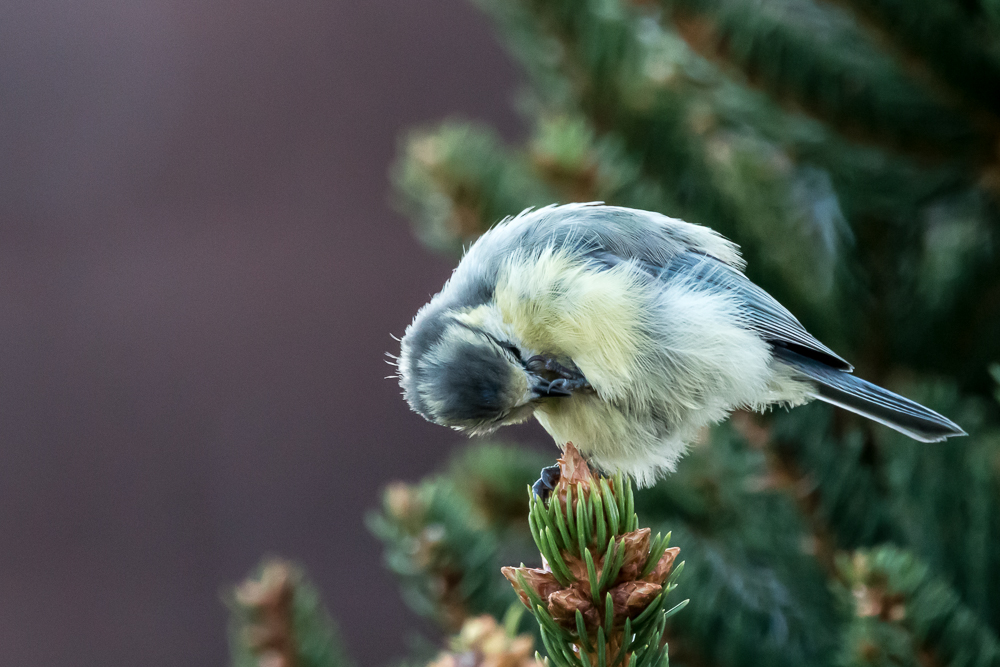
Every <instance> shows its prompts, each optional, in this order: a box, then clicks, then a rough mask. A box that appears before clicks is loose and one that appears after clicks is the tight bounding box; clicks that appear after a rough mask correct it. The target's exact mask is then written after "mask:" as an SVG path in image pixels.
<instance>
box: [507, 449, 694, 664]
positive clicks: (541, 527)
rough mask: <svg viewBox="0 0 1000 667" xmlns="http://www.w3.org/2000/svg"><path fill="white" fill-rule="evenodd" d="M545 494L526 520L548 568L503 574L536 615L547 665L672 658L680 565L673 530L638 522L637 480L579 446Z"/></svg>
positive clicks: (567, 455) (561, 462)
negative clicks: (612, 470)
mask: <svg viewBox="0 0 1000 667" xmlns="http://www.w3.org/2000/svg"><path fill="white" fill-rule="evenodd" d="M559 468H560V471H561V477H560V480H559V483H558V484H557V485H556V487H555V489H554V490H553V492H552V494H551V496H550V498H549V499H548V501H545V500H542V499H540V498H538V497H536V496H531V500H530V510H529V522H530V526H531V532H532V535H533V537H534V538H535V544H536V545H537V546H538V548H539V551H541V555H542V567H541V568H530V567H525V566H524V565H521V567H516V568H515V567H505V568H503V570H502V571H503V574H504V576H505V577H507V579H508V580H509V581H510V582H511V584H512V585H513V586H514V589H515V590H516V591H517V594H518V596H519V597H520V598H521V601H522V602H523V603H524V605H525V606H526V607H527V608H528V609H529V611H531V613H532V614H533V615H534V616H535V619H536V620H537V621H538V624H539V628H540V631H541V636H542V642H543V643H544V644H545V648H546V650H547V652H548V659H549V661H550V664H554V665H558V666H560V667H562V666H570V665H571V666H573V667H598V666H599V667H611V666H618V665H630V666H631V667H647V666H648V667H652V666H653V665H660V664H662V663H663V661H664V660H665V659H666V646H665V645H664V643H663V634H664V630H665V627H666V620H667V618H668V617H669V616H670V615H672V614H673V613H675V612H676V611H679V610H680V609H682V608H683V607H684V606H685V605H686V604H687V600H685V601H683V602H681V603H680V604H678V605H675V606H674V607H672V608H670V609H669V610H668V609H667V607H666V598H667V595H668V594H669V592H670V591H671V590H673V588H674V587H675V586H676V584H675V583H674V580H675V578H676V577H677V575H678V574H679V573H680V571H681V570H682V569H683V563H681V565H680V566H678V567H677V568H676V569H674V567H673V566H674V561H675V560H676V558H677V555H678V553H679V552H680V549H678V548H677V547H671V548H668V546H669V542H670V534H669V533H668V534H667V535H665V536H664V535H657V536H656V537H651V535H650V530H649V528H642V529H639V528H638V517H637V516H636V515H635V513H634V500H633V498H632V487H631V483H630V482H629V481H626V480H625V479H624V478H623V477H622V475H621V474H620V473H619V474H618V475H616V476H615V477H614V478H613V479H608V478H604V477H598V476H595V475H594V473H593V472H592V471H591V470H590V468H589V467H588V466H587V463H586V461H585V460H584V459H583V457H582V456H580V453H579V452H578V451H577V450H576V448H575V447H573V445H572V444H568V445H567V446H566V450H565V453H564V455H563V458H561V459H559Z"/></svg>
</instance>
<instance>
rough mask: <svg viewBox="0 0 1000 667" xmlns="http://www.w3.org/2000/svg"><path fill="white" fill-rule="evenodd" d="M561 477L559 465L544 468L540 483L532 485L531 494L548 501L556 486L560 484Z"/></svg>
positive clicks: (539, 479)
mask: <svg viewBox="0 0 1000 667" xmlns="http://www.w3.org/2000/svg"><path fill="white" fill-rule="evenodd" d="M560 476H561V473H560V471H559V466H558V465H554V466H549V467H547V468H542V472H541V476H540V477H539V478H538V481H536V482H535V483H534V484H532V485H531V492H532V493H533V494H535V496H536V497H538V498H540V499H541V500H543V501H544V500H548V499H549V496H550V495H551V494H552V491H553V490H555V488H556V484H558V483H559V477H560Z"/></svg>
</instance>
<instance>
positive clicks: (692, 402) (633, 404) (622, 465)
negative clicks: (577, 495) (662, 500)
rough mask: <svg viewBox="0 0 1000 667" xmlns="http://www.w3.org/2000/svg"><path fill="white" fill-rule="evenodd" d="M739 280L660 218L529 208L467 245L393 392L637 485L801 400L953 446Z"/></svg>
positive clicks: (705, 244)
mask: <svg viewBox="0 0 1000 667" xmlns="http://www.w3.org/2000/svg"><path fill="white" fill-rule="evenodd" d="M744 267H745V264H744V261H743V259H742V258H741V256H740V253H739V248H738V246H737V245H736V244H735V243H733V242H731V241H729V240H728V239H726V238H725V237H723V236H722V235H720V234H718V233H717V232H715V231H713V230H712V229H710V228H708V227H705V226H701V225H696V224H692V223H688V222H684V221H682V220H679V219H676V218H671V217H668V216H666V215H663V214H661V213H655V212H651V211H644V210H638V209H631V208H625V207H619V206H608V205H604V204H602V203H600V202H590V203H574V204H563V205H551V206H546V207H543V208H538V209H528V210H526V211H524V212H522V213H521V214H519V215H516V216H513V217H510V218H507V219H504V220H503V221H501V222H499V223H498V224H496V225H495V226H493V227H492V228H491V229H489V230H488V231H486V232H485V233H484V234H483V235H482V236H480V237H479V239H477V240H476V241H475V242H474V243H473V244H472V245H471V246H470V247H469V248H468V250H467V251H466V252H465V254H464V256H463V257H462V259H461V261H460V262H459V264H458V266H457V267H456V268H455V269H454V271H453V273H452V275H451V277H450V278H449V279H448V280H447V282H446V283H445V285H444V287H443V288H442V289H441V291H440V292H438V293H437V294H436V295H435V296H433V297H432V298H431V300H430V301H429V302H428V303H427V304H426V305H424V306H423V307H422V308H420V309H419V311H418V312H417V314H416V316H415V317H414V319H413V321H412V323H411V324H410V325H409V326H408V327H407V328H406V331H405V333H404V335H403V337H402V338H401V339H400V353H399V355H398V357H396V361H395V364H396V366H397V374H396V377H398V380H399V383H400V386H401V388H402V390H403V396H404V398H405V399H406V401H407V402H408V403H409V405H410V407H411V408H412V409H413V410H414V411H415V412H417V413H418V414H420V415H421V416H423V417H424V418H425V419H427V420H429V421H431V422H434V423H437V424H440V425H443V426H448V427H451V428H454V429H456V430H459V431H464V432H467V433H469V434H471V435H482V434H488V433H492V432H493V431H495V430H496V429H498V428H500V427H501V426H504V425H507V424H515V423H519V422H523V421H525V420H527V419H530V418H531V417H534V418H535V419H537V420H538V422H539V423H541V425H542V427H543V428H544V429H545V430H546V431H547V432H548V433H549V434H550V435H551V436H552V438H553V439H554V440H555V441H556V443H557V445H559V446H560V447H565V445H566V444H567V443H572V444H573V445H574V446H575V447H576V448H577V449H578V450H579V452H580V453H581V454H583V455H584V456H585V457H586V458H587V459H588V460H589V461H590V463H591V464H593V465H596V466H597V467H598V468H599V469H600V470H603V471H608V472H619V471H620V472H622V473H623V474H626V475H628V476H630V477H631V478H632V479H634V480H635V482H636V483H637V484H638V485H639V486H649V485H651V484H653V483H655V482H656V480H657V479H659V478H661V477H663V476H665V475H667V474H669V473H670V472H673V471H674V470H675V469H676V465H677V462H678V460H679V459H680V458H681V457H682V456H683V455H684V453H685V451H686V450H687V448H688V446H689V444H690V443H691V442H693V441H695V440H696V439H697V438H698V436H699V433H700V432H701V431H702V430H703V429H704V428H705V427H706V426H709V425H711V424H714V423H718V422H720V421H722V420H724V419H725V418H727V417H728V416H729V415H730V414H731V413H732V412H733V411H734V410H737V409H749V410H755V411H764V410H766V409H768V408H769V407H771V406H774V405H778V406H784V407H788V408H792V407H795V406H799V405H802V404H804V403H807V402H809V401H812V400H814V399H818V400H820V401H824V402H826V403H830V404H833V405H835V406H838V407H840V408H844V409H846V410H849V411H851V412H854V413H857V414H859V415H861V416H863V417H866V418H868V419H871V420H874V421H875V422H878V423H880V424H883V425H885V426H888V427H889V428H892V429H895V430H896V431H899V432H900V433H904V434H906V435H907V436H909V437H911V438H913V439H915V440H919V441H921V442H937V441H941V440H944V439H946V438H949V437H952V436H960V435H965V432H964V431H963V430H962V429H961V428H960V427H959V426H958V425H957V424H955V423H954V422H952V421H951V420H949V419H947V418H945V417H943V416H941V415H939V414H937V413H936V412H934V411H932V410H930V409H928V408H926V407H924V406H922V405H920V404H918V403H916V402H914V401H911V400H909V399H906V398H904V397H902V396H899V395H897V394H895V393H893V392H891V391H888V390H886V389H883V388H881V387H879V386H876V385H874V384H872V383H869V382H866V381H865V380H862V379H861V378H859V377H856V376H855V375H853V373H852V371H853V366H851V364H850V363H848V362H847V361H846V360H844V359H843V358H842V357H841V356H840V355H838V354H837V353H836V352H834V351H833V350H831V349H830V348H829V347H827V346H826V345H824V344H823V343H821V342H820V341H819V340H817V339H816V338H815V337H813V336H812V335H811V334H810V333H809V332H808V331H806V329H805V328H804V327H803V326H802V324H800V323H799V321H798V320H797V319H796V318H795V316H793V315H792V314H791V313H790V312H789V311H788V310H787V309H786V308H785V307H784V306H782V305H781V304H780V303H778V301H777V300H775V299H774V298H773V297H772V296H771V295H770V294H768V293H767V292H765V291H764V290H763V289H762V288H760V287H758V286H757V285H756V284H754V283H753V282H751V281H750V280H749V279H748V278H747V277H746V276H745V275H744V273H743V269H744ZM546 470H547V471H548V473H546V471H545V470H543V474H542V479H540V480H539V482H538V483H536V486H535V491H536V493H540V489H541V491H542V492H544V491H545V490H548V489H551V487H552V483H553V480H552V473H553V471H552V470H551V469H546Z"/></svg>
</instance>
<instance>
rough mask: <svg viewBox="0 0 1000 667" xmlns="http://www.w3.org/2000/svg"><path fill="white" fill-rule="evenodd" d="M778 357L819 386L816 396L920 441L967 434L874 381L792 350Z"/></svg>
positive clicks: (782, 350) (781, 350)
mask: <svg viewBox="0 0 1000 667" xmlns="http://www.w3.org/2000/svg"><path fill="white" fill-rule="evenodd" d="M774 354H775V356H776V357H777V358H778V359H780V360H781V361H782V362H784V363H785V364H787V365H789V366H791V367H793V368H794V369H795V370H797V371H799V372H800V373H802V374H803V375H805V376H806V377H808V378H809V379H810V380H812V381H813V382H814V383H815V385H816V398H818V399H820V400H821V401H824V402H826V403H830V404H832V405H836V406H838V407H841V408H844V409H845V410H850V411H851V412H854V413H856V414H859V415H861V416H862V417H867V418H868V419H871V420H872V421H876V422H878V423H880V424H883V425H885V426H888V427H889V428H891V429H895V430H896V431H899V432H900V433H903V434H904V435H908V436H909V437H911V438H913V439H914V440H919V441H920V442H940V441H941V440H945V439H947V438H950V437H953V436H958V435H966V433H965V431H963V430H962V428H961V427H960V426H959V425H958V424H956V423H955V422H953V421H951V420H950V419H948V418H946V417H943V416H941V415H939V414H938V413H936V412H934V411H933V410H931V409H929V408H925V407H924V406H922V405H920V404H919V403H916V402H914V401H911V400H910V399H908V398H903V397H902V396H900V395H899V394H894V393H893V392H891V391H889V390H888V389H883V388H882V387H879V386H878V385H874V384H872V383H871V382H867V381H865V380H862V379H861V378H859V377H855V376H853V375H851V374H850V373H848V372H846V371H841V370H837V369H835V368H831V367H829V366H826V365H825V364H822V363H820V362H818V361H814V360H812V359H809V358H806V357H803V356H802V355H799V354H796V353H795V352H792V351H791V350H787V349H781V348H775V350H774Z"/></svg>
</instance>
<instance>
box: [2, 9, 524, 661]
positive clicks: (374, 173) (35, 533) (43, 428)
mask: <svg viewBox="0 0 1000 667" xmlns="http://www.w3.org/2000/svg"><path fill="white" fill-rule="evenodd" d="M515 87H516V72H515V69H514V67H513V66H512V65H511V64H509V63H508V61H507V59H506V57H505V55H504V53H503V52H502V51H501V49H500V47H499V46H498V45H497V43H496V40H495V39H494V37H493V35H492V33H491V31H490V28H489V26H488V23H487V20H486V18H485V17H483V16H482V15H480V14H478V13H476V11H475V10H474V9H473V8H472V7H470V6H469V5H468V4H467V3H466V2H464V1H463V0H436V1H435V2H416V1H414V0H377V1H375V0H365V1H364V2H344V1H341V0H285V1H284V2H280V3H274V2H257V1H247V2H240V3H230V2H220V1H218V0H199V1H197V2H195V1H192V0H143V1H140V2H124V1H121V0H82V1H80V2H74V3H65V2H57V1H55V0H31V1H27V0H16V1H15V2H7V3H3V5H2V6H0V91H2V92H0V94H2V99H3V101H2V103H0V123H2V131H0V141H2V150H0V165H2V166H0V170H2V177H0V327H2V329H0V428H2V431H0V432H2V446H0V536H2V537H0V655H2V658H0V663H3V664H9V665H17V664H19V665H129V664H142V665H147V666H156V665H192V666H194V665H221V664H224V663H225V662H226V653H227V650H226V642H225V632H226V627H225V624H226V610H225V608H224V606H223V604H222V602H221V591H222V590H223V589H224V587H226V586H228V585H231V584H233V583H235V582H237V581H238V580H240V579H241V578H242V577H243V576H244V575H245V574H247V572H248V571H249V570H250V569H251V568H252V566H253V565H254V564H255V563H256V562H257V561H258V560H259V558H260V557H261V556H262V555H263V554H265V553H275V554H281V555H285V556H288V557H290V558H293V559H295V560H297V561H299V562H301V563H303V564H304V565H305V566H306V567H307V569H308V570H309V572H310V574H311V577H312V579H313V580H314V581H315V582H316V583H317V584H318V586H319V588H320V589H321V592H322V594H323V597H324V599H325V601H326V603H327V605H328V607H329V608H330V611H331V612H332V613H333V615H334V616H335V617H336V618H337V619H338V622H339V624H340V626H341V628H342V630H343V633H344V635H345V638H346V640H347V643H348V644H349V649H350V651H351V653H352V654H353V656H354V657H355V658H356V659H357V660H358V662H359V664H379V663H381V662H384V661H385V660H387V659H389V658H391V657H393V656H398V655H400V654H402V653H403V652H404V650H405V649H404V644H405V640H406V631H405V629H406V628H407V627H408V626H409V625H410V624H411V623H412V622H413V621H412V620H411V617H410V615H409V614H408V612H407V611H406V610H405V608H404V606H403V605H402V604H401V603H400V602H399V598H398V593H397V587H396V585H395V583H394V582H393V581H392V579H391V575H389V574H388V573H387V572H386V571H385V570H384V569H383V568H382V567H380V566H379V560H380V554H381V549H380V547H379V545H378V544H377V543H376V541H375V540H374V539H373V538H372V537H370V536H369V535H368V533H367V531H366V529H365V528H364V524H363V516H364V513H365V511H366V509H368V508H370V507H373V506H375V505H376V504H377V503H378V488H379V487H380V486H381V485H382V484H384V483H385V482H386V481H388V480H390V479H393V478H402V479H417V478H419V477H421V476H423V475H425V474H426V473H427V472H428V471H430V470H431V469H433V468H434V467H435V465H437V464H439V463H440V462H441V460H443V459H444V457H445V456H446V453H447V451H448V450H449V449H450V448H452V447H454V446H456V445H459V444H461V440H460V438H459V437H458V436H453V435H450V434H449V433H447V432H443V431H441V430H439V429H437V428H435V427H432V426H430V425H427V424H425V423H424V422H423V421H422V420H420V419H419V418H417V417H416V416H414V415H412V414H411V413H409V412H408V410H407V408H406V406H405V404H404V403H403V401H402V400H401V399H400V397H399V395H398V388H397V386H396V385H395V383H394V382H392V381H387V380H384V379H383V377H384V376H385V375H387V374H388V372H389V371H390V370H391V369H389V367H387V366H385V365H384V364H383V357H382V354H383V352H384V351H386V350H392V349H394V346H395V345H396V344H395V343H394V342H393V341H392V340H391V338H390V337H389V334H390V333H396V334H400V333H402V330H403V328H404V327H405V325H406V324H407V323H408V321H409V319H410V318H411V317H412V314H413V312H414V311H415V310H416V308H417V307H418V306H419V305H420V304H422V303H423V302H424V301H426V299H427V297H428V296H429V295H430V294H431V293H433V292H434V291H436V290H437V288H438V287H439V286H440V285H441V283H442V282H443V280H444V279H445V278H446V277H447V275H448V273H449V271H450V268H451V265H452V261H453V260H451V259H449V258H447V257H443V256H434V255H432V254H431V253H430V252H428V251H427V250H426V249H425V248H424V247H423V246H421V245H419V244H418V243H417V242H416V241H415V240H414V239H413V238H412V234H411V232H410V230H409V226H408V225H407V224H406V223H405V221H404V220H403V219H402V217H401V216H400V215H398V214H397V213H395V212H394V211H393V209H392V207H391V205H390V185H389V179H388V175H387V171H388V168H389V165H390V163H391V161H392V159H393V157H394V155H395V153H396V149H397V141H398V137H399V135H400V133H401V132H402V131H403V130H404V129H406V128H408V127H411V126H414V125H420V124H421V123H426V122H430V121H437V120H438V119H440V118H442V117H445V116H450V115H453V114H456V113H458V114H462V115H465V116H468V117H472V118H477V119H482V120H485V121H487V122H489V123H491V124H493V125H494V126H496V127H499V128H500V129H501V130H502V132H504V133H506V134H508V135H510V136H517V134H518V132H519V129H518V123H517V121H516V119H515V116H514V113H513V112H512V110H511V107H512V105H511V95H512V91H513V90H514V88H515ZM532 438H536V439H537V440H540V439H541V438H539V437H537V434H535V433H533V432H529V433H528V434H527V435H524V434H522V436H521V438H520V439H521V440H522V441H524V440H526V439H527V440H531V439H532ZM539 446H542V445H539ZM386 628H392V629H393V631H392V632H386V631H385V630H386ZM387 638H388V639H387Z"/></svg>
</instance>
